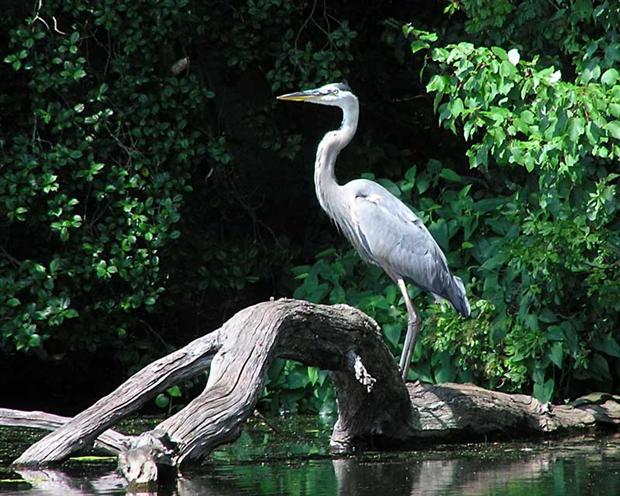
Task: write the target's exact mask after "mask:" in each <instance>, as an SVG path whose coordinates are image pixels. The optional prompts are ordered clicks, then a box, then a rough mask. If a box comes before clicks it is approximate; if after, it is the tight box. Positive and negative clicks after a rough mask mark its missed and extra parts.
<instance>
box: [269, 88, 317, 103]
mask: <svg viewBox="0 0 620 496" xmlns="http://www.w3.org/2000/svg"><path fill="white" fill-rule="evenodd" d="M317 96H319V95H318V94H317V91H316V90H308V91H298V92H296V93H287V94H286V95H280V96H278V97H276V98H277V99H278V100H288V101H289V102H309V101H312V100H313V99H315V98H316V97H317Z"/></svg>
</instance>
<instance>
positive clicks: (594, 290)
mask: <svg viewBox="0 0 620 496" xmlns="http://www.w3.org/2000/svg"><path fill="white" fill-rule="evenodd" d="M451 5H454V4H451ZM457 5H458V6H459V9H460V10H462V11H463V12H464V13H465V14H466V15H467V16H468V18H467V19H466V20H465V22H464V24H463V28H464V31H463V32H461V33H458V34H455V31H456V30H455V29H452V30H447V31H446V34H445V35H444V36H443V37H444V38H449V39H455V38H458V35H460V37H461V39H465V40H466V41H459V42H458V43H446V42H445V41H443V40H442V36H441V35H440V32H441V30H442V29H443V26H439V27H438V29H437V31H438V32H436V33H435V32H429V31H424V30H419V29H416V28H414V27H413V26H411V25H407V26H405V27H404V34H405V36H407V37H408V39H409V41H410V43H411V50H412V52H413V53H418V52H420V53H427V55H425V60H424V71H423V74H424V75H425V77H426V78H427V84H426V91H427V92H428V93H429V94H430V95H432V96H434V102H433V108H434V110H435V112H436V113H437V115H438V119H439V123H440V124H441V125H442V126H443V127H445V128H446V129H449V130H450V131H452V132H453V133H455V134H457V135H460V136H462V137H463V139H464V140H465V142H467V143H468V144H466V145H465V146H466V156H467V158H468V164H467V165H468V167H467V166H466V165H464V164H458V163H457V164H456V165H449V163H448V162H447V160H450V159H443V158H441V157H438V158H441V160H430V161H429V162H428V163H427V164H426V166H425V167H423V168H422V167H418V168H416V167H413V168H410V169H409V170H408V171H407V173H406V174H405V178H404V179H402V180H400V181H394V182H389V183H386V182H385V181H383V184H384V185H386V186H388V185H389V187H388V189H389V190H390V191H391V192H392V193H394V194H396V195H397V196H399V197H401V198H402V199H403V200H404V201H406V202H410V203H411V204H412V205H414V206H415V209H419V213H420V214H421V216H422V218H423V220H424V221H425V223H426V224H427V226H428V227H429V229H430V231H431V232H432V234H433V236H434V237H435V239H436V240H437V241H438V243H439V244H440V245H441V247H442V248H443V249H444V250H445V251H446V253H447V256H448V259H449V262H450V266H451V267H452V268H453V270H455V271H456V272H457V273H458V274H459V275H461V276H463V279H464V280H465V281H466V282H467V289H468V294H470V295H471V298H470V301H472V310H473V317H474V319H473V320H470V321H463V320H462V319H460V318H459V317H457V316H456V315H455V313H454V312H453V311H452V310H451V309H450V308H448V307H447V306H443V307H442V306H436V305H430V306H429V305H428V298H426V297H423V298H419V299H418V305H419V306H420V307H421V309H422V310H421V311H422V318H423V322H424V324H423V331H422V338H421V341H420V343H421V344H420V346H418V347H417V349H416V351H415V353H414V362H415V365H414V368H413V372H412V374H411V377H412V378H421V379H424V380H431V381H437V382H441V381H453V380H457V381H474V382H476V383H478V384H481V385H484V386H487V387H493V388H500V389H503V390H507V391H523V390H525V391H530V392H533V394H534V395H535V396H536V397H537V398H538V399H540V400H541V401H550V400H551V399H553V398H554V397H555V399H556V400H558V399H561V398H565V397H568V396H571V395H573V394H576V393H577V392H579V391H580V390H582V388H587V389H590V390H591V389H592V388H602V389H610V388H611V387H612V386H613V384H614V383H615V381H616V380H617V377H618V371H619V370H620V368H619V367H620V361H618V360H617V359H618V352H619V351H620V346H619V345H618V329H617V323H618V321H619V317H620V270H619V267H620V264H619V262H618V260H619V254H620V229H619V226H620V223H619V217H618V210H619V208H618V201H617V183H618V181H617V180H618V177H620V176H619V175H618V173H617V171H616V169H617V163H618V157H619V154H620V136H619V134H618V130H619V129H620V117H619V115H620V114H619V113H618V112H619V109H620V85H619V84H618V83H619V81H618V72H617V70H616V69H615V67H613V66H614V64H616V63H617V55H618V54H617V50H616V49H615V48H614V47H617V40H618V33H617V22H615V21H614V20H615V19H616V18H617V16H618V12H617V9H615V10H614V8H613V6H611V3H609V2H588V1H586V2H575V3H573V2H555V3H550V2H546V1H536V0H533V1H529V2H512V1H509V0H506V1H504V2H493V3H489V2H480V1H477V0H472V1H464V2H459V3H458V4H457ZM459 9H454V7H452V8H450V9H447V10H446V11H447V13H454V12H455V11H456V10H459ZM549 10H553V14H552V18H551V19H550V20H549V19H548V18H547V17H545V16H546V15H551V14H549ZM537 16H538V17H537ZM541 16H542V17H541ZM534 19H536V20H534ZM548 22H551V23H553V25H558V26H561V29H559V30H556V31H554V30H553V29H549V26H548ZM532 25H533V26H534V28H532ZM569 32H570V33H572V34H571V36H568V35H567V33H569ZM509 40H510V42H509ZM515 40H517V42H516V43H517V47H518V49H516V48H514V46H511V45H510V44H508V43H515ZM489 42H491V46H484V45H486V44H488V43H489ZM500 45H504V46H500ZM584 53H585V55H583V54H584ZM551 64H553V65H551ZM616 65H617V64H616ZM468 168H469V170H468ZM295 273H296V274H297V276H298V277H299V278H301V279H302V285H301V286H300V287H299V289H298V290H297V293H296V296H299V297H305V298H308V299H311V300H313V301H321V302H341V301H345V302H347V303H350V304H352V305H355V306H357V307H358V308H360V309H362V310H364V311H366V312H367V313H369V314H370V315H372V316H374V317H375V318H376V320H377V321H378V322H379V324H380V325H381V326H382V328H383V329H384V333H385V335H386V340H387V342H388V344H389V345H390V346H391V347H392V349H393V351H394V352H395V353H398V352H399V351H400V350H399V346H400V344H399V343H400V340H401V338H402V336H401V335H402V332H401V330H402V329H405V318H404V310H403V308H402V302H400V301H397V300H400V298H395V295H396V292H395V289H394V290H390V289H389V288H391V287H392V284H391V282H390V281H389V280H388V279H387V277H385V276H384V275H382V274H381V273H380V272H379V271H378V270H377V269H376V268H368V267H365V266H363V265H362V264H361V262H359V261H358V259H357V258H356V256H355V254H353V252H352V251H348V252H345V253H336V252H328V253H327V254H326V253H323V254H320V255H319V256H318V257H317V260H316V262H315V263H313V264H312V265H311V266H304V267H299V268H297V269H295ZM592 381H595V382H596V386H592Z"/></svg>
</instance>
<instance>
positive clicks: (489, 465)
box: [0, 437, 620, 496]
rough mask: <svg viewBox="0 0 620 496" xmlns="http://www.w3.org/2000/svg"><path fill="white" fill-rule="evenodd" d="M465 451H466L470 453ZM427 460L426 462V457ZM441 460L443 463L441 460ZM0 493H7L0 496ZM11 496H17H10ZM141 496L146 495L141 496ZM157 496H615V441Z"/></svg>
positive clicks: (228, 470)
mask: <svg viewBox="0 0 620 496" xmlns="http://www.w3.org/2000/svg"><path fill="white" fill-rule="evenodd" d="M470 448H471V447H470ZM429 456H430V457H432V458H431V459H424V458H427V457H429ZM440 457H441V458H440ZM20 473H21V475H22V476H23V477H24V479H27V480H29V481H31V482H32V483H33V485H34V486H35V487H34V488H33V489H31V490H28V491H20V492H19V494H21V495H23V496H35V495H37V496H38V495H43V494H45V495H48V494H63V495H66V496H73V495H89V494H108V495H111V494H126V490H125V487H124V485H123V481H122V480H121V479H120V477H119V476H118V475H116V474H115V473H114V472H111V473H107V474H103V475H100V476H98V477H92V475H91V477H89V478H86V477H83V476H80V475H76V474H74V475H68V474H66V473H62V472H56V471H50V470H46V471H36V472H34V471H22V472H20ZM0 493H3V494H5V492H3V491H2V489H0ZM14 494H17V493H14ZM141 494H147V493H141ZM150 494H161V495H178V496H188V495H197V494H208V495H215V496H233V495H235V496H236V495H250V494H252V495H265V496H267V495H269V496H272V495H282V494H286V495H291V494H296V495H313V496H322V495H339V496H350V495H355V496H366V495H368V496H370V495H372V496H376V495H379V496H392V495H399V496H401V495H407V494H408V495H412V496H434V495H466V496H482V495H485V496H499V495H502V496H505V495H515V496H516V495H519V496H537V495H541V496H542V495H545V496H547V495H556V494H557V495H580V494H620V443H619V442H618V439H617V438H616V437H608V438H601V439H589V440H587V441H584V440H583V439H580V440H576V441H572V442H568V441H565V442H555V443H551V444H550V443H539V444H535V445H531V446H525V445H515V444H501V445H495V446H490V447H482V448H481V447H480V446H476V447H473V448H472V449H466V450H463V451H462V452H459V453H456V452H454V451H451V450H446V451H443V452H442V451H437V450H436V451H432V452H429V451H418V452H408V453H400V454H394V453H392V454H388V455H385V454H384V455H376V454H374V455H373V454H369V453H367V454H364V455H362V456H359V457H353V458H341V459H336V460H331V459H327V458H324V459H318V460H310V461H297V462H290V461H282V460H281V461H275V462H271V463H267V464H260V463H247V464H215V465H213V464H212V465H205V466H204V467H202V468H201V469H200V470H198V469H197V470H196V471H195V472H193V473H189V474H184V476H183V478H181V479H180V480H179V481H177V483H176V484H175V486H174V487H172V488H167V489H165V488H164V489H161V490H160V491H159V492H158V493H150Z"/></svg>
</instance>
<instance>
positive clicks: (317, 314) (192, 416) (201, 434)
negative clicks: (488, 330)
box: [0, 299, 620, 485]
mask: <svg viewBox="0 0 620 496" xmlns="http://www.w3.org/2000/svg"><path fill="white" fill-rule="evenodd" d="M277 357H281V358H289V359H294V360H298V361H300V362H302V363H305V364H307V365H312V366H316V367H319V368H321V369H324V370H329V371H331V375H332V379H333V383H334V387H335V390H336V398H337V404H338V420H337V422H336V424H335V426H334V430H333V433H332V438H331V442H332V446H333V447H334V448H335V449H339V450H349V449H352V448H355V447H360V446H362V447H363V446H365V445H367V444H372V445H373V446H375V447H377V446H393V447H394V446H395V447H405V446H411V445H412V444H415V443H416V440H417V442H418V443H419V440H420V438H429V437H430V438H446V437H451V438H468V439H475V438H476V437H478V438H479V437H481V436H491V435H497V436H504V437H509V438H517V437H523V436H531V435H532V434H546V433H554V432H562V431H566V432H570V431H574V430H576V429H586V428H590V427H594V426H599V425H614V426H617V425H619V424H620V397H617V396H612V395H608V394H607V395H606V394H598V395H595V394H593V395H590V396H589V397H585V398H581V399H579V400H577V401H575V402H573V403H572V404H567V405H550V404H542V403H540V402H539V401H537V400H536V399H535V398H532V397H531V396H527V395H521V394H506V393H501V392H496V391H489V390H486V389H483V388H480V387H478V386H475V385H472V384H449V383H448V384H441V385H432V384H424V383H420V382H415V383H409V384H407V385H406V386H405V384H404V383H403V382H402V381H401V380H400V375H399V372H398V368H397V365H396V362H395V360H394V358H393V356H392V355H391V353H390V351H389V349H388V348H387V346H386V345H385V343H384V341H383V338H382V335H381V332H380V329H379V328H378V326H377V324H376V323H375V322H374V321H373V320H372V319H371V318H370V317H368V316H367V315H365V314H363V313H362V312H360V311H358V310H356V309H354V308H352V307H349V306H347V305H334V306H327V305H316V304H312V303H308V302H305V301H299V300H286V299H283V300H278V301H269V302H265V303H259V304H257V305H254V306H252V307H248V308H246V309H244V310H242V311H240V312H239V313H237V314H236V315H234V316H233V317H232V318H231V319H230V320H229V321H227V322H226V323H225V324H224V325H223V326H222V327H221V328H220V329H218V330H217V331H214V332H212V333H210V334H207V335H205V336H203V337H201V338H198V339H196V340H195V341H193V342H191V343H190V344H188V345H187V346H185V347H183V348H181V349H179V350H177V351H175V352H173V353H171V354H170V355H168V356H165V357H163V358H160V359H159V360H157V361H155V362H153V363H151V364H150V365H148V366H146V367H145V368H144V369H142V370H141V371H139V372H138V373H136V374H135V375H134V376H132V377H131V378H129V379H128V380H127V381H126V382H125V383H124V384H122V385H121V386H119V387H118V388H117V389H116V390H115V391H113V392H112V393H110V394H109V395H108V396H106V397H105V398H102V399H101V400H99V401H97V402H96V403H95V404H94V405H93V406H91V407H90V408H88V409H86V410H84V411H83V412H82V413H80V414H79V415H77V416H76V417H74V418H73V419H65V418H63V417H57V416H52V415H49V414H43V413H41V412H30V413H29V412H16V411H12V410H0V425H22V426H26V425H27V426H29V427H40V428H43V429H56V430H54V432H52V433H51V434H50V435H48V436H46V437H44V438H43V439H41V440H40V441H38V442H37V443H35V444H33V445H32V446H31V447H30V448H28V449H27V450H26V451H25V452H24V453H23V454H22V455H21V456H20V457H19V458H18V459H17V460H16V461H15V464H16V465H19V466H26V467H32V466H44V465H47V464H50V463H54V462H59V461H62V460H63V459H65V458H67V457H68V456H69V455H70V454H71V453H74V452H76V451H79V450H81V449H83V448H85V447H88V446H90V445H91V444H92V443H93V441H96V442H98V443H100V445H102V446H103V447H105V448H107V449H108V450H109V451H112V452H119V451H120V453H119V467H120V469H121V472H122V473H123V474H124V476H125V477H126V479H127V480H129V481H130V482H133V483H137V484H147V485H148V484H149V483H151V482H153V481H155V480H156V479H157V478H159V477H161V476H162V474H163V473H164V472H167V473H168V474H170V469H175V468H177V467H179V466H180V465H181V464H183V463H184V462H187V461H190V460H195V459H199V458H201V457H203V456H205V455H207V454H208V453H209V452H210V451H211V450H213V449H214V448H215V447H217V446H219V445H221V444H222V443H226V442H229V441H231V440H233V439H235V438H236V437H237V436H238V435H239V433H240V432H241V429H242V426H243V423H244V422H245V420H246V419H247V418H248V417H249V416H250V415H251V414H252V412H253V411H254V409H255V407H256V403H257V401H258V399H259V396H260V393H261V391H262V388H263V385H264V378H265V373H266V371H267V369H268V367H269V366H270V364H271V363H272V361H273V360H274V359H275V358H277ZM209 365H210V367H211V368H210V373H209V378H208V381H207V384H206V386H205V389H204V391H203V392H202V393H201V394H200V395H199V396H198V397H196V398H195V399H194V400H192V401H191V402H190V403H189V404H188V405H187V406H186V407H185V408H183V409H182V410H180V411H179V412H178V413H176V414H175V415H173V416H171V417H169V418H167V419H166V420H164V421H163V422H161V423H160V424H159V425H158V426H157V427H156V428H155V429H153V430H152V431H149V432H146V433H143V434H142V435H140V436H138V437H131V436H122V435H120V434H118V433H115V432H113V431H110V430H108V429H109V428H110V427H111V426H113V425H114V424H115V423H116V422H118V421H119V420H120V419H121V418H123V417H124V416H126V415H127V414H129V413H131V412H132V411H134V410H135V409H137V408H138V407H139V406H140V405H142V404H143V403H144V402H145V401H146V400H148V399H149V398H151V397H153V396H154V395H155V394H156V393H157V392H159V391H162V390H164V389H166V388H168V387H170V386H172V385H173V384H175V383H176V382H178V381H180V380H182V379H185V378H189V377H191V376H194V375H196V374H199V373H201V372H203V371H205V369H206V368H207V367H208V366H209ZM173 473H174V472H173Z"/></svg>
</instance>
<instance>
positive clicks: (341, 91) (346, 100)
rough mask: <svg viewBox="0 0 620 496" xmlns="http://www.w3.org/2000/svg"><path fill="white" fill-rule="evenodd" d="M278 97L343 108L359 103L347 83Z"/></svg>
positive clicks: (279, 98)
mask: <svg viewBox="0 0 620 496" xmlns="http://www.w3.org/2000/svg"><path fill="white" fill-rule="evenodd" d="M277 98H278V100H288V101H291V102H308V103H318V104H320V105H331V106H336V107H341V108H344V107H346V106H348V105H350V104H352V103H357V97H356V96H355V95H354V94H353V93H352V92H351V88H350V87H349V85H348V84H346V83H330V84H326V85H325V86H321V87H320V88H316V89H313V90H306V91H298V92H296V93H287V94H286V95H280V96H279V97H277Z"/></svg>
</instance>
